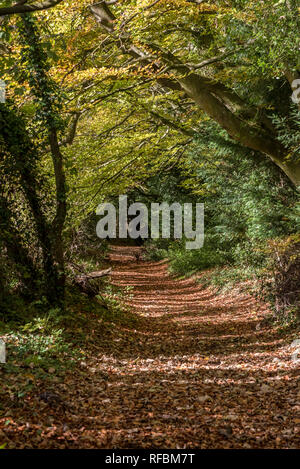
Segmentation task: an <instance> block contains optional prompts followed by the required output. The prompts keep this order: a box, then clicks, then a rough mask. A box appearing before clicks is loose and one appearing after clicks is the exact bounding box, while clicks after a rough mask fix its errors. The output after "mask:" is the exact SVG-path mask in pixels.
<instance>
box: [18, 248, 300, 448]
mask: <svg viewBox="0 0 300 469" xmlns="http://www.w3.org/2000/svg"><path fill="white" fill-rule="evenodd" d="M139 251H140V248H135V247H120V246H114V247H112V248H111V254H110V258H111V262H112V264H113V275H112V281H113V283H114V284H115V285H118V286H119V287H121V288H126V287H128V286H129V287H133V290H132V291H130V298H129V299H128V294H127V296H125V299H126V298H127V300H126V301H127V304H128V305H129V306H130V308H131V311H132V313H130V314H131V316H130V317H132V323H129V324H127V323H125V322H124V324H123V325H122V326H115V327H113V328H111V329H105V330H102V329H101V327H100V326H99V330H98V329H97V326H94V327H95V328H94V329H93V330H92V331H90V336H91V340H90V342H91V346H92V353H90V355H89V358H88V360H87V362H86V363H85V364H84V366H82V367H79V369H78V370H77V371H75V372H72V373H69V375H67V377H66V378H65V380H64V382H63V383H58V384H57V386H56V390H57V391H59V393H60V395H61V396H62V397H63V399H64V400H65V401H67V402H71V404H72V405H71V410H67V411H66V412H64V413H63V414H59V413H58V412H56V410H52V409H49V408H48V407H49V406H48V407H47V405H46V404H45V405H44V407H43V410H42V411H41V407H40V406H41V404H40V403H39V406H38V405H37V404H36V405H37V407H36V409H37V413H38V416H37V417H36V418H35V417H33V416H32V417H30V418H29V417H28V416H27V420H28V418H29V419H31V421H30V423H29V426H30V428H32V429H37V428H40V429H41V431H42V433H41V435H40V437H39V441H36V445H37V446H38V447H40V448H41V447H43V446H45V447H47V448H49V447H50V448H51V447H55V448H58V447H60V448H65V447H67V448H83V447H86V448H153V449H154V448H181V449H184V448H296V447H299V429H300V420H299V391H300V388H299V364H298V365H297V364H296V363H295V362H292V361H291V358H290V351H289V349H288V347H287V344H288V343H290V341H288V339H286V338H284V336H283V337H282V336H281V335H280V334H279V333H278V332H276V330H274V328H271V327H270V326H266V325H264V323H261V321H262V318H263V314H264V313H265V307H264V306H263V305H259V304H258V303H257V302H255V300H254V299H253V298H251V297H249V296H247V295H241V293H238V292H237V291H231V292H229V293H227V294H224V295H216V294H215V293H214V292H213V290H212V289H210V288H203V287H201V285H200V284H197V282H196V281H195V280H194V279H192V278H188V279H175V278H173V277H172V276H170V275H169V274H168V271H167V265H166V263H164V262H148V261H138V260H136V258H135V254H136V253H137V252H139ZM135 318H137V319H135ZM298 363H299V362H298ZM32 405H34V401H33V402H32V401H31V414H30V415H33V413H32ZM41 412H42V415H41ZM32 431H33V430H32ZM30 434H31V437H30ZM23 437H24V433H23ZM32 442H33V439H32V433H31V432H30V431H29V432H28V439H27V445H28V446H31V447H32V444H33V443H32ZM22 444H23V445H24V444H25V446H26V441H24V439H23V443H22Z"/></svg>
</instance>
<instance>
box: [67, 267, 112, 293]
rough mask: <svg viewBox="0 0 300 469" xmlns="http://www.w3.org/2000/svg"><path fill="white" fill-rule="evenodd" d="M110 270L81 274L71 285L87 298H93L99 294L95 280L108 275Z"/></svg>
mask: <svg viewBox="0 0 300 469" xmlns="http://www.w3.org/2000/svg"><path fill="white" fill-rule="evenodd" d="M111 271H112V269H111V268H109V269H105V270H99V271H97V272H89V273H82V274H80V275H76V276H75V277H74V280H73V283H74V284H75V285H76V286H77V287H78V288H79V290H80V291H81V292H82V293H85V294H86V295H88V296H91V297H92V296H95V295H97V294H98V293H99V284H97V280H98V279H100V278H103V277H106V276H108V275H110V273H111Z"/></svg>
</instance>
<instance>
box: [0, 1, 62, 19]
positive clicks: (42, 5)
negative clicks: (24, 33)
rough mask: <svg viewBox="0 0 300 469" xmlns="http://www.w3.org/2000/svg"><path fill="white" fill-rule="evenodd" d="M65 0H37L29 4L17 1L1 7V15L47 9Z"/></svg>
mask: <svg viewBox="0 0 300 469" xmlns="http://www.w3.org/2000/svg"><path fill="white" fill-rule="evenodd" d="M62 1H63V0H44V2H37V3H32V4H30V5H27V4H26V3H24V2H19V3H16V4H15V5H12V6H11V7H2V8H0V16H6V15H16V14H18V13H32V12H33V11H40V10H47V9H48V8H52V7H55V6H56V5H58V4H59V3H61V2H62Z"/></svg>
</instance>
